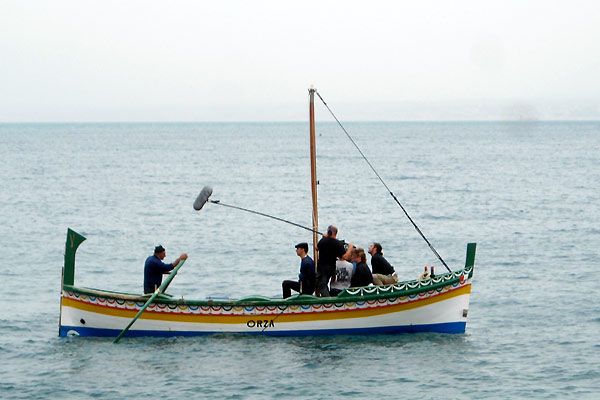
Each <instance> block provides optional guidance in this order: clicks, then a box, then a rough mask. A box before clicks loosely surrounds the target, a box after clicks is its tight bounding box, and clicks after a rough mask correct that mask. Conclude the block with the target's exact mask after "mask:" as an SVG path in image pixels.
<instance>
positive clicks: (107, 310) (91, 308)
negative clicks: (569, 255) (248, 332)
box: [61, 283, 471, 324]
mask: <svg viewBox="0 0 600 400" xmlns="http://www.w3.org/2000/svg"><path fill="white" fill-rule="evenodd" d="M470 293H471V284H470V283H469V284H465V285H463V286H461V287H458V288H456V289H452V290H449V291H447V292H443V293H440V294H434V295H432V296H428V297H425V298H423V299H418V298H417V299H415V300H411V301H408V302H403V303H399V304H385V305H381V306H373V307H370V308H357V309H345V310H335V309H333V310H327V309H325V310H324V311H312V310H311V311H306V312H296V313H294V312H292V313H286V311H287V310H288V309H294V308H296V307H298V306H297V305H291V306H289V307H288V308H287V309H284V310H283V311H279V312H278V311H275V312H270V313H261V312H260V311H258V310H256V312H255V313H253V314H245V315H210V314H202V313H198V314H193V313H178V312H160V311H151V310H146V311H145V312H144V313H143V314H142V316H141V317H140V319H145V320H158V321H171V322H191V323H204V324H206V323H209V324H246V323H247V322H248V321H252V320H256V319H257V318H265V319H273V317H276V318H277V322H278V323H284V322H306V321H324V320H343V319H349V318H350V319H351V318H365V317H372V316H379V315H385V314H391V313H397V312H401V311H406V310H411V309H415V308H418V307H424V306H427V305H430V304H435V303H438V302H442V301H445V300H448V299H451V298H454V297H458V296H462V295H469V294H470ZM61 300H62V302H61V305H62V307H71V308H74V309H79V310H82V311H88V312H93V313H97V314H102V315H107V316H116V317H123V318H133V317H134V316H135V314H136V313H137V311H138V310H137V309H134V310H124V309H119V308H116V307H110V306H105V305H98V304H92V303H88V302H85V301H82V300H77V299H73V298H69V297H65V296H63V297H62V299H61ZM342 302H343V301H340V303H342Z"/></svg>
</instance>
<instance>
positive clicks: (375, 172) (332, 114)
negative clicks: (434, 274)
mask: <svg viewBox="0 0 600 400" xmlns="http://www.w3.org/2000/svg"><path fill="white" fill-rule="evenodd" d="M315 92H316V93H317V96H319V99H321V101H322V102H323V104H324V105H325V107H326V108H327V110H328V111H329V113H330V114H331V116H332V117H333V118H334V119H335V120H336V122H337V123H338V125H339V126H340V128H342V130H343V131H344V133H345V134H346V136H347V137H348V139H350V141H351V142H352V144H353V145H354V147H356V150H358V152H359V153H360V155H361V156H362V158H363V160H365V162H366V163H367V164H368V165H369V167H370V168H371V170H372V171H373V173H374V174H375V176H377V178H378V179H379V181H380V182H381V183H382V184H383V186H384V187H385V188H386V189H387V191H388V192H389V194H390V195H391V196H392V198H393V199H394V200H395V201H396V203H397V204H398V205H399V206H400V208H401V209H402V211H404V215H406V217H407V218H408V220H409V221H410V223H411V224H412V225H413V226H414V227H415V229H416V230H417V232H419V235H421V237H422V238H423V240H425V243H427V245H428V246H429V248H430V249H431V251H432V252H433V254H435V255H436V257H437V258H438V260H440V261H441V262H442V264H443V265H444V267H446V269H447V270H448V272H452V270H451V269H450V267H448V265H447V264H446V262H445V261H444V260H443V259H442V256H440V254H439V253H438V252H437V250H436V249H434V248H433V246H432V245H431V243H430V242H429V240H427V238H426V237H425V235H424V234H423V232H421V229H419V227H418V226H417V224H415V221H413V219H412V218H411V217H410V215H409V214H408V212H407V211H406V209H405V208H404V206H403V205H402V204H401V203H400V201H399V200H398V198H397V197H396V195H394V193H393V192H392V190H391V189H390V188H389V187H388V185H387V184H386V183H385V181H384V180H383V178H382V177H381V175H379V173H378V172H377V170H376V169H375V167H373V165H372V164H371V162H370V161H369V160H368V159H367V157H366V156H365V154H364V153H363V152H362V150H361V149H360V147H358V144H356V142H355V141H354V139H353V138H352V136H350V134H349V133H348V131H347V130H346V128H344V125H342V123H341V122H340V120H339V119H338V118H337V117H336V116H335V114H334V113H333V111H331V108H329V106H328V105H327V103H326V102H325V100H323V97H321V94H320V93H319V92H317V91H315Z"/></svg>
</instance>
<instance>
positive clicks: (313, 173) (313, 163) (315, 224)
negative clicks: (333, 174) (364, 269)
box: [308, 86, 319, 267]
mask: <svg viewBox="0 0 600 400" xmlns="http://www.w3.org/2000/svg"><path fill="white" fill-rule="evenodd" d="M316 91H317V90H316V89H315V88H314V87H312V86H311V87H310V89H308V94H309V97H310V105H309V120H310V183H311V185H310V187H311V192H312V228H313V256H314V257H313V258H314V261H315V267H316V266H317V260H318V252H317V242H318V236H317V231H318V230H319V210H318V206H317V183H318V181H317V142H316V139H315V92H316Z"/></svg>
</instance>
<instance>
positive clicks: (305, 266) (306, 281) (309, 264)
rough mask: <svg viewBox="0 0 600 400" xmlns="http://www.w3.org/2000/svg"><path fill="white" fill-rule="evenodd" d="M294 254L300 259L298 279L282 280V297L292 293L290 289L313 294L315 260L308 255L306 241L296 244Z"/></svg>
mask: <svg viewBox="0 0 600 400" xmlns="http://www.w3.org/2000/svg"><path fill="white" fill-rule="evenodd" d="M296 254H297V255H298V257H300V259H301V260H302V261H300V274H299V275H298V278H299V279H298V281H283V282H282V283H281V288H282V289H283V298H284V299H287V298H288V297H290V296H291V295H292V290H294V291H296V292H298V293H302V294H313V292H314V291H315V280H316V274H315V262H314V261H313V259H312V258H310V256H309V255H308V243H306V242H302V243H298V244H297V245H296Z"/></svg>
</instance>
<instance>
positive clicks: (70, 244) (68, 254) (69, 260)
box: [62, 228, 85, 286]
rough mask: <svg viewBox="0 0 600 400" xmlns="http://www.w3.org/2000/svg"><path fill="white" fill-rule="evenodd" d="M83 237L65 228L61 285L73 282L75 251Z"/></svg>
mask: <svg viewBox="0 0 600 400" xmlns="http://www.w3.org/2000/svg"><path fill="white" fill-rule="evenodd" d="M84 240H85V237H84V236H82V235H80V234H79V233H77V232H75V231H74V230H72V229H71V228H67V243H66V245H65V264H64V266H63V281H62V283H63V286H64V285H73V284H74V283H75V253H76V252H77V248H78V247H79V245H80V244H81V243H83V241H84Z"/></svg>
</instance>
